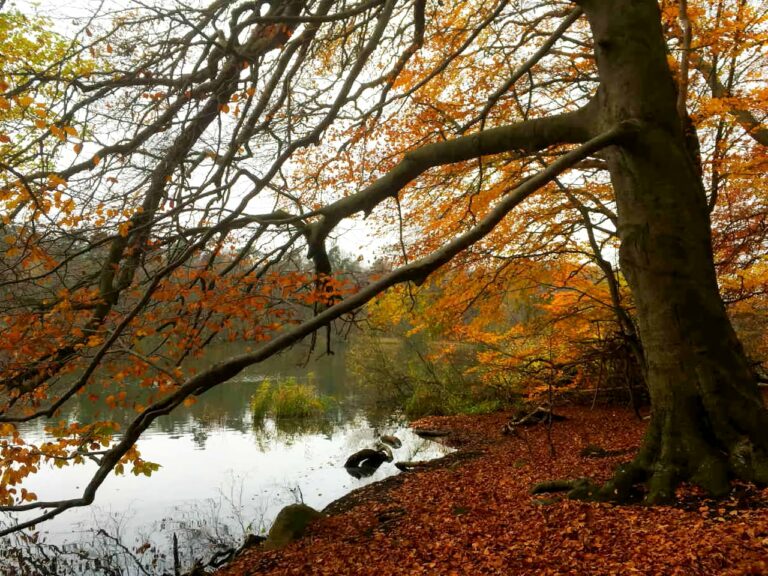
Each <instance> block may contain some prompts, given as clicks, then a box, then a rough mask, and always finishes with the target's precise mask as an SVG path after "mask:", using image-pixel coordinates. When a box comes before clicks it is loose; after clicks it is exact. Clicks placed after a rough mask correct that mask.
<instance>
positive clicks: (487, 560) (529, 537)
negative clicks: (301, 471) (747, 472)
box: [216, 407, 768, 576]
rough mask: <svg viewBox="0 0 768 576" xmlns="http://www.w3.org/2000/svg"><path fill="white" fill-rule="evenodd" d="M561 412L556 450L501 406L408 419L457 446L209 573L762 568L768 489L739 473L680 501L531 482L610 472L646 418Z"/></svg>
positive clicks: (726, 571)
mask: <svg viewBox="0 0 768 576" xmlns="http://www.w3.org/2000/svg"><path fill="white" fill-rule="evenodd" d="M562 413H563V414H564V415H566V416H567V417H568V419H567V420H565V421H563V422H557V423H555V424H554V426H553V427H552V431H551V440H552V446H553V447H554V454H552V451H551V448H550V442H549V440H548V438H547V430H546V427H545V426H535V427H532V428H529V429H525V430H522V431H521V432H520V434H518V435H513V436H503V435H502V434H501V428H502V426H503V425H504V423H505V422H506V421H507V419H508V415H506V414H490V415H485V416H455V417H439V418H437V417H436V418H429V419H423V420H420V421H418V422H415V423H414V426H415V427H417V428H422V427H423V428H443V429H449V430H451V432H452V435H451V436H450V439H451V440H450V441H451V442H453V443H455V444H454V445H456V447H457V448H458V451H457V452H455V453H452V454H450V455H448V456H446V457H444V458H441V459H439V460H436V461H433V462H432V463H431V464H429V465H427V466H424V467H423V468H420V469H419V470H417V471H413V472H407V473H403V474H400V475H398V476H395V477H392V478H388V479H386V480H384V481H382V482H378V483H376V484H373V485H370V486H366V487H364V488H362V489H360V490H356V491H354V492H352V493H350V494H348V495H346V496H345V497H343V498H341V499H340V500H337V501H336V502H334V503H332V504H331V505H329V506H328V507H327V511H328V512H329V513H330V514H329V515H328V516H327V517H326V518H323V519H321V520H319V521H317V522H316V523H314V524H313V525H312V526H311V527H310V529H309V531H308V533H307V535H306V536H305V537H304V538H303V539H301V540H299V541H298V542H294V543H293V544H290V545H288V546H287V547H286V548H284V549H281V550H276V551H264V550H261V549H258V548H254V549H250V550H246V551H245V552H244V553H243V554H241V555H240V556H239V557H238V558H236V559H235V560H234V561H233V562H231V563H230V564H229V565H228V566H226V567H224V568H223V569H221V570H219V571H218V572H217V573H216V574H217V576H244V575H247V574H248V575H249V574H270V575H277V574H280V575H287V574H297V575H298V574H301V575H307V574H318V575H319V574H328V575H342V574H349V575H363V574H372V575H373V574H376V575H390V574H391V575H395V574H435V575H443V574H445V575H454V574H466V575H474V574H499V575H501V574H515V575H518V574H519V575H534V574H535V575H555V574H563V575H565V574H576V575H583V574H590V575H606V576H607V575H613V574H622V575H623V574H664V575H681V576H682V575H685V576H688V575H715V574H717V575H746V574H766V573H768V562H767V561H766V559H767V558H768V490H759V489H757V488H754V487H751V486H746V485H745V486H737V487H736V488H735V490H734V491H733V492H732V494H731V495H730V497H728V498H726V499H725V500H721V501H712V500H708V499H706V498H704V497H703V495H701V494H699V493H698V492H697V491H695V490H692V489H683V490H681V492H680V494H679V496H680V499H679V502H678V503H677V504H676V505H675V506H666V507H654V508H649V507H643V506H613V505H609V504H598V503H587V502H575V501H568V500H557V499H555V500H556V501H555V502H551V500H550V498H551V497H549V498H542V497H533V496H531V494H530V488H531V487H532V486H533V485H534V484H535V483H537V482H541V481H545V480H551V479H559V478H575V477H581V476H587V477H590V478H593V479H595V480H598V481H602V480H605V479H607V478H608V477H609V476H610V474H611V472H612V470H613V468H614V467H615V466H616V465H617V464H618V463H620V462H623V461H626V460H628V459H629V458H631V456H632V453H633V452H632V451H633V450H635V449H636V448H637V446H638V445H639V443H640V440H641V437H642V434H643V432H644V429H645V423H644V422H641V421H639V420H637V419H636V418H634V416H633V414H632V413H631V411H630V410H624V409H618V408H598V409H595V410H589V409H586V408H581V407H568V408H563V409H562ZM589 446H593V447H594V446H599V447H600V448H603V449H604V450H605V451H606V452H607V453H608V455H607V456H604V457H595V455H594V454H593V455H588V454H587V453H585V452H583V450H584V449H585V448H587V447H589Z"/></svg>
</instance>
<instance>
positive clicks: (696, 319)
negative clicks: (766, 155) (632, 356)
mask: <svg viewBox="0 0 768 576" xmlns="http://www.w3.org/2000/svg"><path fill="white" fill-rule="evenodd" d="M581 4H582V6H583V8H584V10H585V12H586V15H587V18H588V20H589V23H590V26H591V28H592V31H593V35H594V41H595V52H596V55H597V63H598V67H599V72H600V78H601V87H600V90H599V94H598V108H599V112H598V115H599V124H600V126H599V128H602V127H604V126H611V125H615V124H616V123H617V122H619V121H622V120H637V121H639V129H638V132H637V135H636V137H635V138H634V139H633V140H632V141H630V142H628V143H626V144H624V145H622V146H614V147H612V148H611V149H610V150H609V151H608V152H607V159H608V162H609V168H610V173H611V179H612V182H613V186H614V189H615V194H616V202H617V207H618V216H619V236H620V238H621V249H620V259H621V269H622V271H623V273H624V274H625V276H626V278H627V281H628V283H629V286H630V288H631V290H632V294H633V297H634V300H635V303H636V306H637V318H638V324H639V330H640V338H641V340H642V344H643V348H644V351H645V362H646V368H647V376H648V386H649V389H650V393H651V403H652V418H651V422H650V426H649V430H648V432H647V434H646V437H645V440H644V443H643V445H642V447H641V450H640V453H639V455H638V456H637V458H636V459H635V460H634V461H633V462H632V463H631V464H629V465H627V466H626V467H624V468H623V469H622V470H620V471H619V472H618V473H617V474H616V476H615V478H614V480H613V481H612V482H611V483H609V485H608V486H606V487H605V488H604V490H603V492H602V494H603V495H604V496H611V497H616V498H622V497H624V496H625V495H627V493H628V492H629V491H630V490H631V489H632V488H633V487H634V486H636V485H638V484H644V483H645V484H647V487H648V491H647V494H646V500H647V501H648V502H659V501H663V500H668V499H670V498H672V497H673V496H674V489H675V487H676V485H677V484H678V483H679V482H681V481H686V480H690V481H693V482H694V483H696V484H698V485H700V486H702V487H704V488H706V489H707V490H708V491H710V492H711V493H712V494H715V495H721V494H723V493H725V492H726V491H727V490H728V488H729V482H730V480H731V479H732V478H741V479H744V480H749V481H755V482H759V483H768V458H767V456H768V411H766V409H765V407H764V405H763V402H762V399H761V396H760V393H759V390H758V387H757V380H756V376H755V374H754V373H753V371H752V369H751V368H750V365H749V363H748V361H747V359H746V357H745V354H744V351H743V349H742V346H741V344H740V343H739V341H738V339H737V337H736V334H735V332H734V330H733V328H732V326H731V324H730V321H729V319H728V316H727V314H726V311H725V308H724V306H723V303H722V300H721V298H720V294H719V291H718V286H717V280H716V277H715V269H714V263H713V255H712V243H711V235H710V222H709V211H708V210H707V205H706V196H705V192H704V188H703V185H702V182H701V177H700V174H699V171H698V168H697V164H696V161H695V157H694V154H693V153H692V152H691V151H690V149H689V147H687V146H686V138H685V134H684V130H683V122H681V119H680V117H679V114H678V111H677V109H676V87H675V83H674V79H673V78H672V75H671V72H670V70H669V66H668V64H667V57H666V51H665V45H664V41H663V36H662V30H661V24H660V12H659V8H658V5H657V2H656V0H613V1H606V0H583V1H582V2H581Z"/></svg>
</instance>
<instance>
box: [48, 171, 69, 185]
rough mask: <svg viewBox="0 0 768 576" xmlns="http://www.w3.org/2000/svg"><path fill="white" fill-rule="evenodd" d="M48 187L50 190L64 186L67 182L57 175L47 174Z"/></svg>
mask: <svg viewBox="0 0 768 576" xmlns="http://www.w3.org/2000/svg"><path fill="white" fill-rule="evenodd" d="M48 185H49V186H51V187H52V188H55V187H56V186H66V185H67V181H66V180H65V179H64V178H62V177H61V176H59V175H58V174H48Z"/></svg>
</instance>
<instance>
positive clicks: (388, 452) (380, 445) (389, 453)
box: [376, 442, 395, 462]
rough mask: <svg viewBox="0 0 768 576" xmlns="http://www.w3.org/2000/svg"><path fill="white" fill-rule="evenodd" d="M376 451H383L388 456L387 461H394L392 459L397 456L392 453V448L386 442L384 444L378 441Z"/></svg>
mask: <svg viewBox="0 0 768 576" xmlns="http://www.w3.org/2000/svg"><path fill="white" fill-rule="evenodd" d="M376 451H377V452H381V453H382V454H384V456H385V457H386V458H385V460H386V461H387V462H392V460H394V459H395V457H394V456H393V455H392V448H390V447H389V446H387V445H386V444H383V443H381V442H377V443H376Z"/></svg>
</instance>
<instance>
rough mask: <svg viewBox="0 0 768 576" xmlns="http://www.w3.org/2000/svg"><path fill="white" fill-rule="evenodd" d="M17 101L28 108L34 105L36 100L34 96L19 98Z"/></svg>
mask: <svg viewBox="0 0 768 576" xmlns="http://www.w3.org/2000/svg"><path fill="white" fill-rule="evenodd" d="M16 101H17V102H18V103H19V105H20V106H24V107H27V106H29V105H30V104H32V103H33V102H34V101H35V99H34V98H32V96H19V97H18V98H17V99H16Z"/></svg>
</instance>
